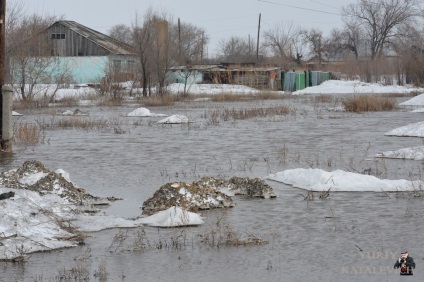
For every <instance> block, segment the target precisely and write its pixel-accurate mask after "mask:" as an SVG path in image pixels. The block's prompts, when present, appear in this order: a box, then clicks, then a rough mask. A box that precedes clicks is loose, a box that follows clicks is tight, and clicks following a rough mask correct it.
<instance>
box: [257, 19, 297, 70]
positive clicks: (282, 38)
mask: <svg viewBox="0 0 424 282" xmlns="http://www.w3.org/2000/svg"><path fill="white" fill-rule="evenodd" d="M300 34H301V32H300V28H299V27H295V26H294V25H293V23H291V24H289V25H284V24H280V25H275V26H274V27H273V28H271V29H269V30H267V31H265V32H264V35H263V36H264V39H265V43H264V46H265V47H267V48H269V49H270V50H271V53H272V55H273V56H274V58H276V59H277V60H278V64H279V65H283V66H285V67H288V66H289V65H291V64H292V62H293V61H295V62H296V63H297V64H300V63H301V58H302V56H303V55H302V51H301V50H300V49H299V48H298V47H299V46H300V44H299V42H300Z"/></svg>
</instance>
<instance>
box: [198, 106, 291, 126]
mask: <svg viewBox="0 0 424 282" xmlns="http://www.w3.org/2000/svg"><path fill="white" fill-rule="evenodd" d="M289 113H290V109H289V108H288V107H287V106H277V107H270V108H248V109H222V110H221V109H215V110H212V111H211V112H209V113H205V117H207V118H208V120H209V124H210V125H217V124H219V120H224V121H229V120H245V119H249V118H254V117H267V116H275V115H288V114H289Z"/></svg>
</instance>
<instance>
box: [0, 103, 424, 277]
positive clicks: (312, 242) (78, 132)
mask: <svg viewBox="0 0 424 282" xmlns="http://www.w3.org/2000/svg"><path fill="white" fill-rule="evenodd" d="M405 99H407V98H399V101H400V102H401V101H404V100H405ZM317 101H319V100H318V99H315V98H314V97H313V96H300V97H293V98H287V99H281V100H272V101H250V102H234V103H214V102H210V101H199V102H190V103H180V104H177V105H175V106H173V107H159V108H152V109H150V110H151V111H152V112H155V113H160V114H166V115H172V114H181V115H185V116H187V117H188V118H189V120H191V121H193V123H190V124H174V125H166V124H156V123H155V122H156V121H157V120H159V119H160V118H141V117H131V118H130V117H125V115H126V114H127V113H129V112H131V111H132V110H133V109H135V108H137V106H135V105H130V106H120V107H111V108H109V107H94V106H93V107H91V106H87V107H79V108H80V109H81V110H83V111H87V112H88V113H89V116H88V117H86V118H88V119H95V120H100V119H104V120H107V121H110V124H109V125H108V126H107V127H105V128H99V129H95V128H92V129H87V130H84V129H63V128H55V127H47V128H46V130H45V134H46V135H45V139H44V144H39V145H37V146H35V147H22V146H15V147H14V153H13V155H12V156H8V157H4V158H3V159H2V160H1V163H2V166H1V170H2V171H6V170H9V169H13V168H16V167H19V166H20V165H22V163H23V162H24V161H26V160H32V159H35V160H38V161H41V162H42V163H43V164H44V165H45V166H46V167H48V168H49V169H52V170H54V169H57V168H61V169H63V170H65V171H67V172H69V174H70V177H71V180H72V181H73V182H75V183H77V184H78V185H79V186H80V187H83V188H85V189H86V190H87V192H89V193H90V194H92V195H96V196H115V197H118V198H123V200H122V201H117V202H115V203H114V204H113V205H112V206H111V207H109V208H106V209H104V210H103V211H102V212H104V213H105V214H108V215H116V216H121V217H124V218H136V217H138V216H140V215H141V212H142V210H141V206H142V203H143V202H144V201H145V200H147V199H148V198H149V197H151V196H152V195H153V193H154V192H155V191H156V190H157V189H159V187H160V186H162V185H164V184H165V183H168V182H173V181H186V182H192V181H194V180H197V179H199V178H201V177H203V176H214V177H222V178H231V177H233V176H241V177H250V178H255V177H263V178H265V177H266V176H267V175H268V174H270V173H276V172H279V171H283V170H285V169H291V168H300V167H303V168H310V167H312V168H321V169H324V170H327V171H332V170H336V169H341V170H345V171H351V172H358V173H361V172H363V171H370V172H371V174H373V175H376V176H378V177H379V178H386V179H408V180H416V179H420V180H424V173H423V169H424V165H423V163H422V162H421V161H408V160H393V159H376V158H374V155H375V154H377V153H381V152H383V151H387V150H397V149H400V148H406V147H413V146H420V145H422V144H423V142H422V139H421V138H407V137H389V136H384V134H385V133H386V132H388V131H390V130H392V129H394V128H396V127H400V126H403V125H407V124H411V123H415V122H419V121H422V119H423V117H422V114H420V113H411V112H410V111H409V110H407V109H404V108H400V109H397V110H395V111H391V112H372V113H361V114H356V113H346V112H337V111H332V110H331V109H332V108H334V107H335V106H337V105H336V103H335V102H330V103H321V102H317ZM275 106H286V107H288V108H289V109H290V113H289V114H287V115H267V116H264V117H254V118H249V119H244V120H234V119H231V118H230V119H228V120H224V119H218V122H217V121H216V120H212V118H211V116H212V113H213V112H214V111H223V110H225V109H227V110H231V109H254V108H267V107H275ZM67 109H68V108H57V109H53V108H50V109H40V110H32V111H28V112H23V113H24V114H25V115H24V116H23V117H15V122H16V124H18V123H25V122H34V123H37V124H44V125H47V124H53V123H55V122H57V121H58V120H60V119H69V118H75V117H64V116H58V115H53V114H52V113H53V112H55V111H56V110H57V111H58V112H64V111H66V110H67ZM78 118H85V117H78ZM267 183H268V184H269V185H271V186H272V187H273V189H274V191H275V192H276V193H277V194H278V195H279V197H277V198H276V199H249V198H246V197H242V196H240V197H238V196H237V197H235V198H234V200H235V202H236V206H235V207H234V208H231V209H227V210H222V209H219V210H211V211H205V212H201V214H202V216H204V217H205V224H204V225H202V226H199V227H191V228H177V229H158V228H152V227H145V228H137V229H109V230H104V231H101V232H96V233H90V234H88V235H89V237H88V238H87V239H86V242H85V243H86V244H85V245H84V246H79V247H75V248H72V249H65V250H60V251H52V252H46V253H34V254H31V255H30V257H29V258H28V261H27V262H26V263H25V264H24V265H17V264H13V263H0V281H60V278H61V277H62V278H63V277H64V273H66V272H67V271H68V273H69V270H70V269H75V270H79V272H75V273H82V274H81V275H83V274H85V275H86V276H85V277H89V278H90V281H101V280H102V277H101V275H100V274H101V273H105V272H107V281H229V280H231V281H404V280H405V279H408V281H423V278H424V271H423V269H424V264H423V263H424V246H423V245H422V241H423V238H424V237H423V234H424V226H423V224H424V198H423V197H424V196H419V197H414V196H413V195H409V194H399V193H371V192H368V193H354V192H339V193H331V191H330V196H329V197H327V198H325V199H320V197H319V196H320V193H316V194H315V196H314V198H313V199H312V198H310V197H308V193H307V192H306V191H304V190H301V189H297V188H294V187H291V186H288V185H285V184H282V183H277V182H273V181H267ZM214 234H215V235H214ZM229 234H230V235H232V236H236V237H238V238H241V239H243V238H247V237H250V238H257V239H258V240H260V241H261V244H257V245H232V244H225V243H222V242H213V241H212V239H214V238H218V237H219V236H218V235H222V236H223V237H225V236H226V235H229ZM224 235H225V236H224ZM214 236H216V237H214ZM403 248H407V249H408V251H409V253H410V255H411V256H412V257H413V258H414V259H415V262H416V264H417V268H416V270H415V272H414V274H415V275H414V276H413V277H407V278H403V277H400V276H399V273H398V272H397V271H395V270H394V269H393V264H394V263H395V261H396V259H397V258H398V257H399V254H400V251H401V249H403ZM74 278H75V277H74ZM62 281H73V280H62ZM77 281H78V280H77Z"/></svg>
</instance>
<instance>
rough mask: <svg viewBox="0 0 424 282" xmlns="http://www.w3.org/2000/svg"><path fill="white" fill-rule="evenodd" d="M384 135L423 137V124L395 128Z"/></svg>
mask: <svg viewBox="0 0 424 282" xmlns="http://www.w3.org/2000/svg"><path fill="white" fill-rule="evenodd" d="M384 135H386V136H409V137H424V122H423V121H420V122H416V123H412V124H408V125H405V126H401V127H398V128H395V129H393V130H391V131H389V132H387V133H385V134H384Z"/></svg>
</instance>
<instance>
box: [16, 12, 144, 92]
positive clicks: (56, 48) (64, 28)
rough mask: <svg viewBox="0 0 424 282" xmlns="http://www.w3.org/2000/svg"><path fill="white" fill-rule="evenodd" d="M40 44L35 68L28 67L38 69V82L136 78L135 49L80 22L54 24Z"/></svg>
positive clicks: (47, 30) (44, 32)
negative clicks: (134, 74) (134, 75)
mask: <svg viewBox="0 0 424 282" xmlns="http://www.w3.org/2000/svg"><path fill="white" fill-rule="evenodd" d="M39 42H40V43H39V47H38V49H39V50H38V52H37V53H38V55H37V56H34V57H32V58H31V59H32V60H31V61H32V65H33V67H32V68H27V69H30V70H31V71H32V72H34V69H37V68H38V71H37V75H38V76H39V77H40V78H39V79H37V80H38V82H37V83H46V84H49V83H53V84H63V83H68V84H90V83H93V84H98V83H100V82H101V81H102V80H103V79H105V78H108V79H109V80H110V81H114V82H117V81H126V80H131V79H132V78H133V77H132V76H133V73H134V67H135V62H136V60H137V56H136V52H135V50H134V48H133V47H132V46H130V45H128V44H126V43H123V42H120V41H119V40H116V39H114V38H112V37H110V36H108V35H105V34H103V33H101V32H98V31H96V30H93V29H91V28H89V27H86V26H84V25H81V24H79V23H77V22H74V21H66V20H61V21H57V22H55V23H54V24H52V25H51V26H49V27H48V28H47V29H45V30H44V31H43V32H41V33H40V38H39ZM41 61H42V62H43V63H40V62H41ZM12 63H13V62H12ZM16 73H17V75H19V72H16ZM27 75H32V74H27ZM27 80H29V79H27Z"/></svg>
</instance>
